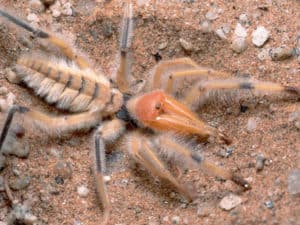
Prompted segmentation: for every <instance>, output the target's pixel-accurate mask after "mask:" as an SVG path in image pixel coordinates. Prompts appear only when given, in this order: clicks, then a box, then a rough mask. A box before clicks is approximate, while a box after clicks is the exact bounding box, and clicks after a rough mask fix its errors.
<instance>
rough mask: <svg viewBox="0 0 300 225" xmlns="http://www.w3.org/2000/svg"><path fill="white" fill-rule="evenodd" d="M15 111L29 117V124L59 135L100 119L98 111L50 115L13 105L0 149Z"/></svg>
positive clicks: (90, 125)
mask: <svg viewBox="0 0 300 225" xmlns="http://www.w3.org/2000/svg"><path fill="white" fill-rule="evenodd" d="M16 112H19V113H21V114H22V115H23V116H24V117H26V119H29V120H30V124H29V125H32V126H34V127H35V128H38V129H40V130H41V131H43V132H46V133H48V134H50V135H59V134H63V133H68V132H73V131H76V130H81V129H88V128H91V127H93V126H95V124H98V123H99V122H100V121H101V115H100V113H99V112H84V113H80V114H75V115H69V116H60V117H51V116H49V115H47V114H44V113H41V112H39V111H36V110H31V109H29V108H27V107H23V106H18V105H14V106H12V107H11V108H10V109H9V111H8V115H7V118H6V120H5V123H4V127H3V129H2V131H1V136H0V151H1V148H2V146H3V143H4V141H5V138H6V136H7V134H8V131H9V128H10V126H11V123H12V120H13V117H14V115H15V113H16ZM25 122H27V120H25Z"/></svg>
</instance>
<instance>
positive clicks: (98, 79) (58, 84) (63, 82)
mask: <svg viewBox="0 0 300 225" xmlns="http://www.w3.org/2000/svg"><path fill="white" fill-rule="evenodd" d="M17 70H18V74H19V75H20V76H22V79H23V81H24V82H25V83H26V84H27V85H28V86H29V87H31V88H33V89H34V90H35V92H36V94H37V95H39V96H41V97H43V98H45V100H46V101H47V102H48V103H56V106H57V108H59V109H65V110H69V111H71V112H81V111H86V110H89V109H90V108H92V107H97V108H99V109H100V110H101V109H102V108H103V107H104V106H105V104H107V103H108V102H109V101H110V98H111V92H110V84H109V81H108V80H107V79H106V78H105V77H103V76H101V75H100V76H97V75H96V74H94V73H93V71H90V70H80V69H79V68H78V67H76V66H75V65H72V64H68V63H66V62H64V61H62V60H61V61H58V62H56V63H55V62H51V61H48V60H41V59H37V58H35V57H28V56H23V57H21V58H20V59H19V60H18V62H17Z"/></svg>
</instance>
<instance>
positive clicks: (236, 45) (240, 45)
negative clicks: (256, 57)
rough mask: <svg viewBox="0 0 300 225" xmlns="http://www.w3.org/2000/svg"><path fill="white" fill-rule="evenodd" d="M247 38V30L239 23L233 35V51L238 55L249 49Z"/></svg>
mask: <svg viewBox="0 0 300 225" xmlns="http://www.w3.org/2000/svg"><path fill="white" fill-rule="evenodd" d="M246 37H247V30H246V29H245V28H244V27H243V26H242V25H241V24H240V23H237V25H236V27H235V30H234V34H233V39H232V43H231V49H232V50H233V51H234V52H236V53H241V52H243V51H245V50H246V48H247V40H246Z"/></svg>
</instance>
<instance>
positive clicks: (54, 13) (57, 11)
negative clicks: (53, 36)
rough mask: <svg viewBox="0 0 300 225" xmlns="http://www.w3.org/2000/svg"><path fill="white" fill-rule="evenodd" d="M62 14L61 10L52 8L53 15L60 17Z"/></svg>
mask: <svg viewBox="0 0 300 225" xmlns="http://www.w3.org/2000/svg"><path fill="white" fill-rule="evenodd" d="M60 15H61V12H60V11H59V10H57V9H53V10H52V16H53V17H55V18H57V17H60Z"/></svg>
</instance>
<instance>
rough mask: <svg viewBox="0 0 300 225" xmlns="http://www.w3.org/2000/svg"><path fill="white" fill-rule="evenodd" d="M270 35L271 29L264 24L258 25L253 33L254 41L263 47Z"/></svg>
mask: <svg viewBox="0 0 300 225" xmlns="http://www.w3.org/2000/svg"><path fill="white" fill-rule="evenodd" d="M269 37H270V31H268V30H267V29H266V28H265V27H263V26H258V27H257V28H256V30H254V31H253V33H252V43H253V44H254V45H255V46H256V47H262V46H263V45H264V44H265V42H266V41H267V40H268V39H269Z"/></svg>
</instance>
